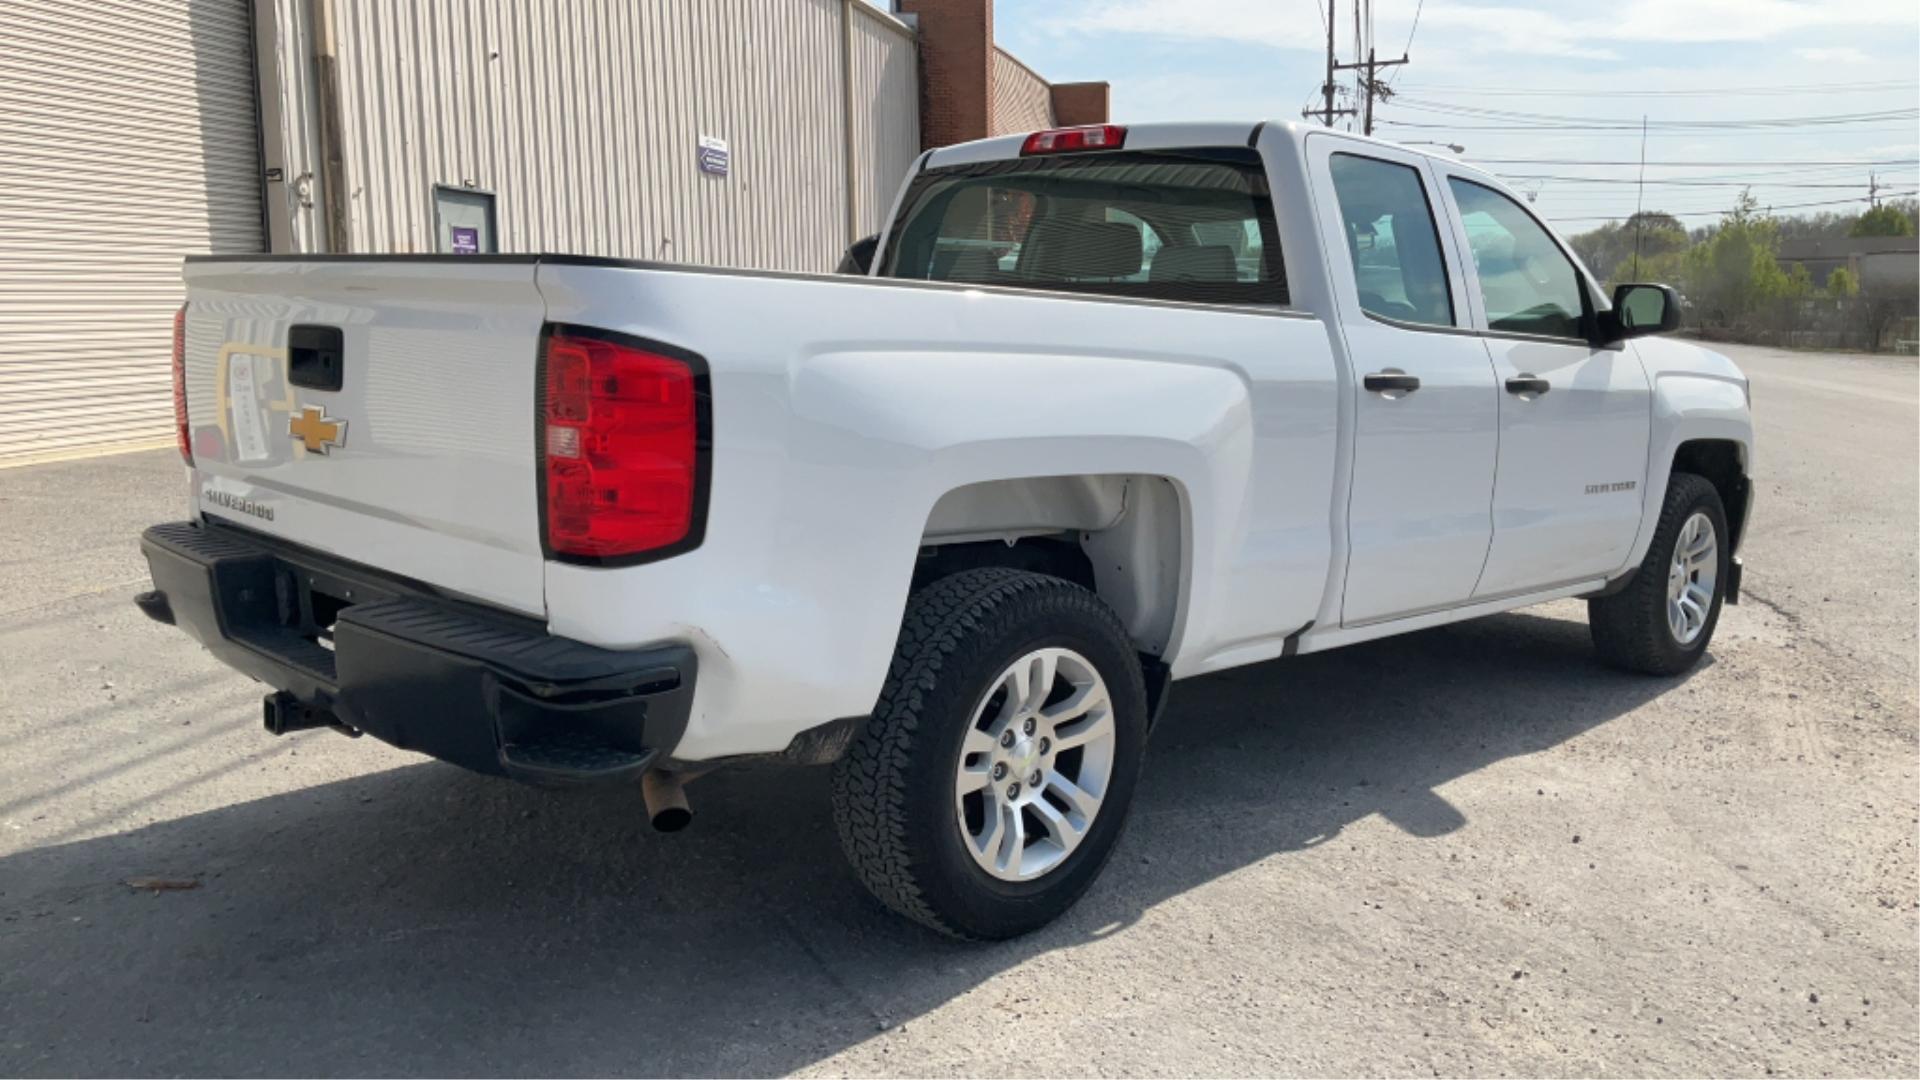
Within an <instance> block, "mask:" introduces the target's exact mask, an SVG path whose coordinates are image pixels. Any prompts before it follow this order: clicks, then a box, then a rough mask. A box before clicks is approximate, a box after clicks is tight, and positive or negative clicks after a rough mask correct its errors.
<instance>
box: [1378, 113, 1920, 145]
mask: <svg viewBox="0 0 1920 1080" xmlns="http://www.w3.org/2000/svg"><path fill="white" fill-rule="evenodd" d="M1916 116H1917V117H1920V114H1916ZM1375 122H1376V123H1380V124H1386V125H1389V126H1392V127H1398V128H1418V129H1421V130H1425V131H1530V132H1534V133H1536V137H1537V138H1548V139H1551V138H1576V137H1577V138H1582V139H1603V138H1614V137H1619V136H1632V137H1633V138H1636V139H1637V138H1639V137H1640V127H1639V125H1638V124H1635V125H1632V126H1630V127H1620V128H1606V127H1590V126H1585V127H1583V126H1580V125H1573V124H1425V123H1418V122H1415V121H1411V120H1378V121H1375ZM1833 126H1837V125H1817V126H1814V127H1810V128H1807V129H1804V130H1794V129H1792V128H1778V129H1766V128H1744V129H1738V130H1732V131H1714V130H1704V131H1702V130H1688V129H1684V128H1683V129H1674V130H1669V131H1656V132H1654V134H1656V135H1687V136H1689V137H1691V138H1696V139H1712V138H1723V139H1724V138H1752V137H1753V136H1754V135H1755V134H1756V133H1763V134H1767V135H1772V136H1775V137H1780V136H1787V135H1823V136H1831V135H1832V134H1833V132H1831V131H1828V130H1824V129H1825V128H1827V127H1833ZM1866 132H1900V133H1902V134H1907V135H1911V134H1912V133H1913V128H1912V127H1910V126H1900V127H1852V128H1848V129H1847V134H1849V135H1853V134H1861V133H1866Z"/></svg>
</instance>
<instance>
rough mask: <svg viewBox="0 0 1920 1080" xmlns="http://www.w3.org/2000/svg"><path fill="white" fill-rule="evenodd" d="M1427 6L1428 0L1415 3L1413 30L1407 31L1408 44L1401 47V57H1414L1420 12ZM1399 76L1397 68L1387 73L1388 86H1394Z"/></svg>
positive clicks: (1419, 0)
mask: <svg viewBox="0 0 1920 1080" xmlns="http://www.w3.org/2000/svg"><path fill="white" fill-rule="evenodd" d="M1426 6H1427V0H1416V2H1415V3H1414V5H1413V28H1412V29H1410V30H1408V31H1407V43H1406V44H1405V45H1402V46H1401V47H1400V55H1401V56H1412V55H1413V35H1415V34H1417V33H1419V32H1420V12H1421V11H1423V10H1425V8H1426ZM1398 74H1400V71H1399V69H1398V68H1396V69H1394V70H1393V71H1389V72H1387V85H1388V86H1392V85H1393V78H1394V76H1396V75H1398Z"/></svg>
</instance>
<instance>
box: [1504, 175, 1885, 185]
mask: <svg viewBox="0 0 1920 1080" xmlns="http://www.w3.org/2000/svg"><path fill="white" fill-rule="evenodd" d="M1497 175H1498V176H1500V177H1501V178H1502V179H1505V180H1550V181H1553V182H1556V183H1562V184H1642V183H1644V184H1654V185H1658V186H1660V187H1769V188H1857V187H1859V186H1860V185H1859V184H1849V183H1845V182H1841V181H1822V182H1817V183H1809V182H1805V181H1793V180H1664V179H1652V180H1645V181H1642V180H1636V179H1632V178H1629V177H1625V176H1554V175H1551V174H1546V173H1499V174H1497Z"/></svg>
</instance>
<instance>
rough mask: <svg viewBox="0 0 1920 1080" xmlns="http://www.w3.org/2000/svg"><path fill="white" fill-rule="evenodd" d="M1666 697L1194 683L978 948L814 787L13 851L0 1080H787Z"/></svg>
mask: <svg viewBox="0 0 1920 1080" xmlns="http://www.w3.org/2000/svg"><path fill="white" fill-rule="evenodd" d="M1676 685H1678V683H1677V682H1676V681H1673V680H1659V679H1645V678H1639V677H1633V676H1627V675H1620V674H1616V673H1613V672H1611V671H1608V670H1606V669H1604V668H1601V667H1600V666H1599V665H1598V663H1597V662H1596V661H1595V660H1594V659H1593V658H1592V652H1591V649H1590V647H1589V645H1588V642H1587V632H1586V627H1585V625H1584V623H1583V622H1579V621H1570V620H1565V619H1555V618H1547V617H1541V616H1538V615H1528V614H1517V615H1505V616H1499V617H1496V618H1492V619H1488V620H1483V621H1480V622H1477V623H1469V624H1464V625H1460V626H1454V627H1447V628H1442V629H1439V630H1433V631H1427V632H1425V633H1420V634H1415V635H1411V636H1408V637H1403V638H1396V639H1391V640H1387V641H1382V642H1377V643H1374V644H1370V645H1363V646H1357V647H1354V648H1350V649H1346V650H1341V651H1338V652H1334V653H1328V654H1322V655H1315V656H1308V657H1301V658H1298V659H1295V660H1291V661H1287V662H1284V663H1278V664H1269V665H1263V666H1259V667H1254V668H1250V669H1241V670H1238V671H1233V672H1229V673H1226V674H1223V675H1219V676H1212V677H1209V678H1206V679H1201V680H1194V681H1191V682H1186V683H1182V684H1180V685H1179V686H1178V687H1177V688H1176V690H1175V697H1174V699H1173V705H1172V707H1171V708H1170V709H1169V710H1168V712H1167V714H1166V716H1165V718H1164V719H1163V720H1162V722H1161V726H1160V728H1159V729H1158V730H1157V731H1156V732H1155V735H1154V744H1153V747H1152V750H1151V757H1150V759H1149V762H1148V769H1147V777H1146V780H1145V782H1144V784H1143V786H1142V789H1141V792H1140V796H1139V800H1138V802H1137V803H1136V805H1135V807H1134V815H1135V816H1134V820H1133V822H1132V825H1131V826H1130V829H1129V832H1128V835H1127V836H1126V837H1125V838H1124V839H1123V840H1122V843H1121V846H1120V849H1119V852H1118V854H1117V855H1116V856H1115V858H1114V860H1113V862H1112V864H1111V865H1110V866H1109V867H1108V871H1107V873H1106V875H1105V876H1104V877H1103V878H1102V879H1101V881H1100V882H1098V883H1097V884H1096V885H1095V886H1094V889H1093V891H1092V892H1091V893H1090V894H1089V895H1088V896H1087V897H1086V899H1085V900H1084V901H1082V903H1081V904H1080V905H1079V907H1077V908H1076V909H1075V910H1074V911H1073V912H1072V913H1071V914H1070V915H1069V916H1068V917H1067V918H1066V919H1064V920H1062V921H1061V922H1060V923H1059V924H1056V925H1055V926H1053V927H1050V928H1048V929H1047V930H1045V931H1043V932H1041V933H1038V934H1035V935H1033V936H1031V937H1028V938H1025V939H1022V940H1019V941H1014V942H1007V943H1003V944H997V945H990V946H969V945H963V944H957V943H951V942H947V941H944V940H941V939H938V938H936V937H934V936H932V935H930V934H928V933H926V932H924V931H922V930H920V929H918V928H917V927H915V926H913V925H911V924H908V923H905V922H903V921H901V920H898V919H895V918H893V917H891V916H889V915H888V914H886V913H885V912H883V911H882V910H881V909H880V908H879V907H878V905H876V904H875V903H874V902H872V901H871V900H870V899H869V898H868V897H867V895H866V894H865V892H864V891H863V890H862V889H861V888H860V886H859V885H858V883H857V882H855V881H854V880H853V879H852V877H851V875H850V873H849V872H848V871H847V870H846V869H845V867H844V865H843V863H842V861H841V857H840V853H839V850H838V846H837V844H836V841H835V838H834V835H833V824H832V820H831V816H830V813H829V810H828V806H827V775H826V773H825V771H824V770H818V769H814V770H786V771H778V770H745V769H742V770H737V771H730V772H722V773H718V774H715V775H713V776H711V777H708V778H706V779H703V780H701V781H700V782H698V783H697V784H695V785H694V786H693V787H692V788H691V789H690V791H691V794H692V798H693V803H694V807H695V811H696V815H697V816H696V818H695V821H694V824H693V826H692V828H691V829H690V830H688V831H687V832H685V833H681V834H677V835H674V836H657V835H655V834H653V833H652V832H651V831H649V830H648V828H647V826H646V824H645V820H644V817H645V815H644V813H643V811H642V808H641V804H640V799H639V796H638V793H637V792H624V791H622V792H590V793H584V794H564V793H561V794H556V793H550V792H541V791H535V790H531V789H525V788H520V787H517V786H514V785H511V784H507V783H503V782H499V781H494V780H489V779H486V778H482V777H476V776H470V775H468V774H465V773H462V772H460V771H458V770H456V769H454V768H452V767H449V766H443V765H439V764H435V763H425V764H405V765H402V766H401V767H397V768H394V769H392V770H389V771H386V772H380V773H374V774H370V775H366V776H361V777H356V778H354V779H350V780H344V781H340V782H336V783H331V784H325V785H321V786H318V787H313V788H308V789H304V790H300V791H295V792H290V793H288V794H284V795H277V796H273V797H269V798H264V799H259V800H256V801H252V802H247V803H243V804H237V805H232V806H227V807H224V808H221V809H218V810H213V811H209V812H206V813H202V814H196V815H193V816H191V817H185V818H180V819H177V820H171V821H165V822H160V823H157V824H153V825H150V826H147V827H145V828H141V829H137V830H134V831H131V832H127V833H123V834H120V835H115V836H109V837H104V838H99V839H93V840H84V841H79V842H74V843H69V844H64V845H60V846H54V847H47V848H40V849H33V850H28V851H25V852H23V853H20V854H17V855H13V856H10V857H7V858H5V859H0V1073H6V1074H13V1075H20V1074H36V1073H65V1074H103V1073H105V1074H155V1073H200V1074H204V1073H267V1074H300V1075H337V1074H355V1075H367V1074H383V1075H384V1074H431V1075H450V1074H451V1075H459V1074H500V1075H508V1074H511V1075H528V1074H548V1073H551V1074H651V1075H705V1074H737V1073H783V1072H787V1071H790V1070H794V1069H799V1068H803V1067H805V1066H807V1065H810V1064H812V1063H814V1062H817V1061H819V1060H820V1059H821V1058H823V1057H826V1056H828V1055H831V1054H833V1053H835V1052H837V1051H840V1050H842V1049H845V1048H847V1047H849V1046H852V1045H855V1044H858V1043H860V1042H863V1041H865V1040H868V1039H871V1038H874V1037H876V1036H877V1035H878V1034H879V1033H880V1032H881V1031H882V1030H884V1029H885V1028H887V1027H889V1026H891V1025H895V1024H899V1023H901V1022H906V1021H911V1020H913V1019H914V1018H916V1017H918V1016H920V1015H922V1014H924V1013H926V1012H928V1011H930V1010H933V1009H936V1008H938V1007H939V1006H941V1005H942V1004H944V1003H946V1002H947V1001H949V1000H951V999H953V998H955V997H956V996H959V995H961V994H964V993H966V992H967V991H969V990H971V989H973V988H974V987H976V986H978V985H979V984H980V983H981V982H983V981H984V980H986V979H988V978H989V977H991V976H993V975H994V974H996V973H998V972H1000V971H1003V970H1005V969H1007V968H1009V967H1011V966H1013V965H1016V964H1019V963H1021V962H1022V961H1024V960H1026V959H1028V958H1031V957H1034V956H1036V955H1038V954H1042V953H1045V952H1048V951H1050V950H1055V949H1060V948H1065V947H1071V946H1076V945H1082V944H1085V943H1087V942H1089V941H1092V940H1094V939H1097V938H1100V937H1103V936H1105V935H1108V934H1116V933H1120V934H1123V933H1126V932H1127V931H1128V928H1129V927H1130V926H1131V924H1133V923H1134V922H1135V921H1136V920H1137V919H1138V918H1139V917H1140V916H1141V915H1143V914H1144V913H1145V912H1147V911H1148V910H1150V909H1151V908H1153V907H1154V906H1155V905H1157V904H1160V903H1161V902H1163V901H1166V900H1168V899H1169V898H1173V897H1177V896H1179V895H1181V894H1183V893H1186V892H1187V891H1188V890H1191V889H1194V888H1196V887H1198V886H1200V885H1203V884H1205V883H1206V882H1209V881H1211V880H1213V879H1215V878H1217V877H1219V876H1221V875H1223V874H1227V873H1230V872H1232V871H1235V870H1238V869H1241V868H1243V867H1246V866H1248V865H1250V864H1252V863H1255V862H1259V861H1261V860H1265V859H1269V858H1272V857H1276V856H1279V857H1284V856H1285V855H1286V854H1287V853H1289V852H1297V851H1301V850H1303V849H1306V848H1309V847H1311V846H1313V845H1315V844H1318V843H1323V842H1325V841H1326V840H1328V839H1329V838H1332V837H1334V836H1337V835H1338V834H1339V833H1340V832H1341V830H1342V829H1344V828H1345V827H1347V826H1349V825H1351V824H1353V823H1355V822H1358V821H1360V820H1362V819H1363V818H1366V817H1368V816H1370V815H1374V814H1379V815H1381V816H1383V817H1384V818H1386V819H1387V820H1388V821H1390V822H1391V823H1393V824H1394V825H1396V826H1398V827H1399V828H1400V829H1403V830H1405V831H1406V832H1408V833H1410V834H1413V835H1414V836H1417V837H1434V836H1440V835H1444V834H1446V833H1450V832H1452V831H1454V830H1457V829H1461V828H1463V827H1468V826H1469V824H1470V817H1471V815H1470V813H1468V812H1466V811H1464V810H1462V809H1461V808H1458V807H1455V806H1453V805H1451V804H1449V803H1448V802H1447V801H1446V800H1445V799H1444V798H1443V797H1442V796H1441V795H1439V794H1437V793H1436V789H1438V788H1440V787H1441V786H1443V785H1445V784H1446V783H1448V782H1449V781H1451V780H1454V779H1456V778H1458V777H1461V776H1463V775H1466V774H1469V773H1472V772H1474V771H1476V770H1479V769H1481V768H1484V767H1485V766H1487V765H1489V764H1491V763H1494V762H1497V761H1500V760H1502V759H1505V758H1509V757H1513V756H1516V755H1523V754H1529V753H1533V752H1537V751H1539V750H1542V749H1545V748H1548V747H1551V746H1554V745H1557V744H1559V743H1561V742H1564V741H1565V740H1567V739H1570V738H1573V737H1574V736H1577V735H1579V734H1581V733H1582V732H1585V731H1588V730H1590V729H1592V728H1593V727H1595V726H1597V725H1600V724H1603V723H1605V722H1607V721H1608V720H1610V719H1613V718H1615V717H1617V716H1620V715H1621V714H1623V713H1625V712H1627V711H1629V710H1632V709H1633V708H1635V707H1637V706H1638V705H1640V704H1642V703H1644V702H1645V701H1647V700H1648V699H1650V698H1653V697H1655V696H1657V695H1660V694H1662V693H1665V692H1667V691H1669V690H1671V689H1673V688H1674V687H1675V686H1676ZM298 738H302V739H306V740H312V741H313V742H312V743H311V745H313V748H314V750H315V751H316V752H320V751H324V749H325V744H324V740H329V739H333V738H337V736H334V735H331V734H330V733H325V732H319V733H309V734H307V735H302V736H298ZM394 760H395V761H396V762H401V761H409V760H410V759H407V758H404V757H402V756H400V755H398V754H397V753H396V754H395V757H394ZM141 874H169V875H192V876H198V877H199V879H200V881H201V885H200V887H199V888H198V889H195V890H192V891H185V892H172V893H163V894H158V895H155V894H149V893H141V892H134V891H132V890H129V889H128V888H126V887H125V886H124V885H123V884H122V882H123V881H124V879H126V878H128V877H131V876H135V875H141ZM1274 902H1275V903H1284V902H1285V901H1284V898H1279V897H1276V898H1275V899H1274ZM901 1064H902V1065H903V1066H907V1064H908V1063H906V1062H902V1063H901Z"/></svg>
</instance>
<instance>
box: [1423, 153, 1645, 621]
mask: <svg viewBox="0 0 1920 1080" xmlns="http://www.w3.org/2000/svg"><path fill="white" fill-rule="evenodd" d="M1438 168H1440V169H1442V170H1446V166H1439V167H1438ZM1447 197H1448V200H1449V204H1450V216H1451V218H1452V225H1453V227H1454V228H1455V230H1456V234H1455V235H1456V239H1457V241H1458V243H1459V244H1460V245H1461V246H1462V247H1464V248H1465V249H1466V250H1467V251H1468V252H1469V253H1470V256H1471V257H1470V258H1469V259H1468V260H1467V266H1466V270H1467V277H1468V280H1469V281H1470V282H1471V284H1472V289H1471V290H1470V296H1469V302H1470V303H1471V304H1472V306H1473V309H1474V311H1473V318H1474V322H1475V323H1476V325H1477V326H1479V327H1480V328H1481V329H1482V330H1483V332H1484V333H1485V336H1486V345H1487V351H1488V354H1489V356H1490V357H1491V359H1492V361H1493V368H1494V375H1495V378H1497V379H1498V380H1499V382H1500V386H1501V393H1500V394H1499V402H1500V459H1499V467H1498V470H1497V474H1496V479H1495V481H1494V488H1493V546H1492V550H1491V551H1489V552H1488V554H1487V566H1486V570H1485V571H1484V572H1482V574H1481V575H1480V584H1479V587H1478V588H1477V589H1475V590H1474V595H1475V596H1476V597H1482V598H1487V599H1492V598H1495V597H1499V596H1506V595H1510V594H1513V593H1521V592H1531V591H1535V590H1539V589H1546V588H1551V587H1554V586H1556V585H1567V584H1573V583H1576V582H1580V581H1584V580H1589V579H1592V578H1596V577H1602V576H1605V575H1607V574H1610V573H1612V572H1614V571H1616V570H1618V569H1620V568H1621V567H1622V566H1623V565H1625V563H1626V560H1627V556H1628V553H1629V552H1630V550H1631V549H1632V547H1633V541H1634V537H1635V535H1636V534H1637V533H1638V532H1639V529H1640V508H1641V505H1642V499H1643V498H1644V497H1645V492H1644V491H1642V490H1641V488H1640V481H1641V479H1642V478H1643V477H1644V476H1645V475H1646V471H1647V441H1648V437H1649V434H1650V429H1651V425H1652V422H1653V416H1652V408H1653V399H1652V390H1651V387H1650V385H1649V383H1648V380H1647V374H1646V370H1645V368H1644V367H1642V365H1641V363H1640V360H1639V357H1638V355H1637V354H1635V353H1634V352H1632V351H1631V350H1629V349H1628V348H1626V347H1625V346H1624V345H1622V344H1619V343H1616V344H1613V345H1607V346H1600V345H1594V344H1592V343H1591V342H1590V341H1589V338H1590V336H1591V328H1592V325H1593V315H1594V310H1595V307H1596V300H1597V297H1596V296H1595V294H1594V292H1593V291H1592V290H1591V289H1590V288H1589V286H1588V283H1587V281H1586V280H1585V278H1584V277H1583V276H1582V275H1581V274H1580V272H1579V269H1578V268H1577V266H1576V265H1575V263H1574V261H1573V259H1572V258H1571V257H1570V256H1569V255H1568V254H1567V252H1566V251H1565V249H1564V248H1562V247H1561V245H1560V244H1559V243H1558V242H1557V241H1556V240H1555V239H1554V238H1553V235H1552V234H1551V233H1550V232H1548V231H1547V228H1546V226H1544V225H1542V224H1540V222H1539V221H1537V220H1535V219H1534V217H1533V215H1532V214H1531V213H1529V212H1528V211H1527V209H1526V208H1525V207H1523V206H1521V205H1520V204H1519V203H1518V202H1515V201H1514V200H1513V199H1511V198H1509V197H1508V196H1507V195H1505V194H1504V193H1502V192H1500V191H1498V190H1496V189H1494V188H1492V187H1489V186H1487V185H1485V184H1482V183H1479V182H1477V181H1475V180H1474V179H1473V178H1471V177H1470V176H1464V175H1457V174H1453V173H1452V172H1451V171H1448V175H1447Z"/></svg>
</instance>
